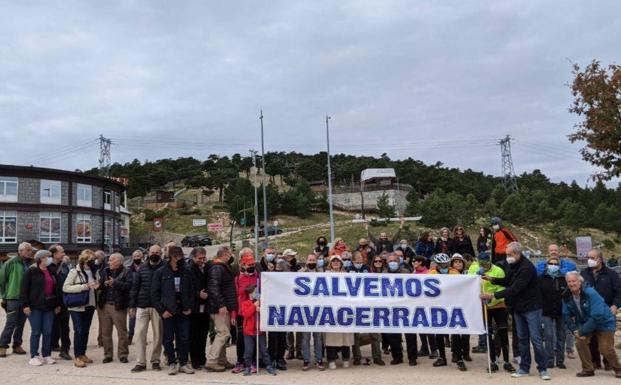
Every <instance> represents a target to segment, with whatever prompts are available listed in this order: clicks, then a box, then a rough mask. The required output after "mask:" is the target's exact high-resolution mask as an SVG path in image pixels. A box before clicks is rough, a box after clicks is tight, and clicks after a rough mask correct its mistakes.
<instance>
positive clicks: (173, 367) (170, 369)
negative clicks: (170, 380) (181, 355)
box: [168, 364, 178, 376]
mask: <svg viewBox="0 0 621 385" xmlns="http://www.w3.org/2000/svg"><path fill="white" fill-rule="evenodd" d="M177 372H178V370H177V364H170V365H168V375H169V376H174V375H176V374H177Z"/></svg>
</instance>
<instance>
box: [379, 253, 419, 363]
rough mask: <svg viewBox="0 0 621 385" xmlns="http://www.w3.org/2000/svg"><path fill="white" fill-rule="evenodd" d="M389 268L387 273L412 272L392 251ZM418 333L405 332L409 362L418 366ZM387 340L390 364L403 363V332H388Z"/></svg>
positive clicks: (388, 259) (389, 257) (389, 256)
mask: <svg viewBox="0 0 621 385" xmlns="http://www.w3.org/2000/svg"><path fill="white" fill-rule="evenodd" d="M387 262H388V263H387V269H386V273H388V274H410V272H409V271H408V270H407V269H406V268H404V267H402V266H401V265H400V263H399V257H398V256H397V255H396V254H395V253H392V254H390V255H388V258H387ZM416 338H417V337H416V334H413V333H406V334H405V343H406V348H407V353H408V364H409V365H410V366H416V364H417V362H416V360H417V359H418V346H417V345H418V343H417V341H416ZM386 340H387V342H388V345H390V353H391V355H392V361H390V365H399V364H402V363H403V346H402V344H401V333H386Z"/></svg>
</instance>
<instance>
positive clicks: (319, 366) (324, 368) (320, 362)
mask: <svg viewBox="0 0 621 385" xmlns="http://www.w3.org/2000/svg"><path fill="white" fill-rule="evenodd" d="M315 366H317V369H319V371H324V370H326V367H325V366H324V365H323V361H317V363H316V364H315Z"/></svg>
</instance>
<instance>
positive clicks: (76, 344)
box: [69, 306, 95, 358]
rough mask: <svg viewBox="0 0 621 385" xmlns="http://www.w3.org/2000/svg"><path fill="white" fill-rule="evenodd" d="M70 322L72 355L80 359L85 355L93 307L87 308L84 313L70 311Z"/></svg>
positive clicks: (93, 312) (93, 311)
mask: <svg viewBox="0 0 621 385" xmlns="http://www.w3.org/2000/svg"><path fill="white" fill-rule="evenodd" d="M69 314H70V315H71V321H72V322H73V355H74V356H75V357H76V358H77V357H82V356H84V355H86V345H87V343H88V331H89V330H90V328H91V322H92V321H93V314H95V307H94V306H87V307H86V308H85V310H84V311H70V312H69Z"/></svg>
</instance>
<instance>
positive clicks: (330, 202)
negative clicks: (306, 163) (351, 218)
mask: <svg viewBox="0 0 621 385" xmlns="http://www.w3.org/2000/svg"><path fill="white" fill-rule="evenodd" d="M330 119H331V118H330V116H328V115H326V143H327V145H328V206H329V208H330V243H334V213H333V211H332V169H331V167H330V125H329V123H328V122H329V120H330Z"/></svg>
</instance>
